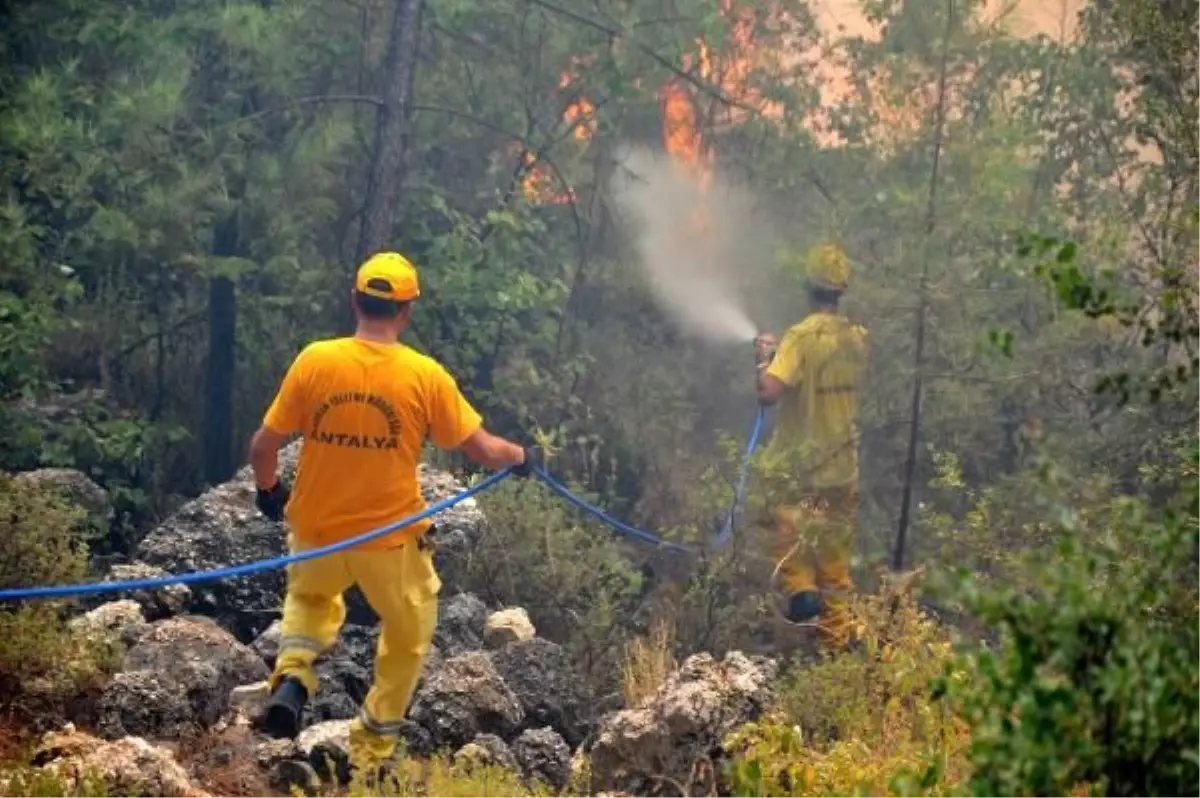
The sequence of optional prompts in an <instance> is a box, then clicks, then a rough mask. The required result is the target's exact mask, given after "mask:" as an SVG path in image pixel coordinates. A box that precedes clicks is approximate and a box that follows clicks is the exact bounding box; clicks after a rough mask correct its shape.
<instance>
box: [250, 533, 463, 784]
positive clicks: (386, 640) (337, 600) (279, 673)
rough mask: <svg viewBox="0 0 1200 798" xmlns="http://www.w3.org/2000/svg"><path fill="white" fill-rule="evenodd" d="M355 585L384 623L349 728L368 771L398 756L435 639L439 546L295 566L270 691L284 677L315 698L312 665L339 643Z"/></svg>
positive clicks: (357, 759) (356, 759) (356, 755)
mask: <svg viewBox="0 0 1200 798" xmlns="http://www.w3.org/2000/svg"><path fill="white" fill-rule="evenodd" d="M290 544H291V546H292V550H293V551H296V550H297V549H298V548H299V549H301V550H302V549H303V548H305V547H304V546H302V545H301V544H299V543H298V541H296V540H295V538H292V539H291V541H290ZM354 584H357V585H358V587H359V589H360V590H361V591H362V593H363V595H364V596H365V597H366V599H367V601H368V602H369V603H370V605H371V608H372V609H374V610H375V612H376V614H378V615H379V619H380V622H381V628H380V634H379V643H378V646H377V649H376V652H375V674H374V680H373V682H372V685H371V689H370V691H369V692H368V693H367V697H366V700H365V701H364V702H363V705H362V707H361V709H360V710H359V714H358V717H357V718H355V719H354V720H353V721H352V722H351V725H350V757H351V761H352V762H353V763H354V764H356V765H358V766H360V767H363V768H368V769H369V768H372V767H373V766H377V765H378V764H380V763H382V762H383V761H384V760H386V759H388V758H389V757H390V756H391V755H392V753H393V752H394V751H395V748H396V738H397V735H398V733H399V731H400V727H401V722H402V721H403V719H404V715H405V713H406V712H407V710H408V702H409V701H410V700H411V699H412V694H413V690H414V689H415V688H416V685H417V680H418V678H419V677H420V674H421V666H422V665H423V664H424V662H425V657H426V655H427V654H428V653H429V647H430V642H431V641H432V640H433V631H434V627H435V626H436V625H437V596H438V591H440V590H441V586H442V582H441V579H439V578H438V575H437V571H436V570H434V567H433V559H432V547H429V548H425V547H423V546H421V545H420V544H418V542H416V541H409V542H406V543H403V544H401V545H399V546H397V547H395V548H392V549H385V550H370V551H355V550H353V549H352V550H350V551H345V552H339V553H336V554H330V555H327V556H325V557H318V558H316V559H313V560H304V561H302V562H298V563H292V564H291V565H289V566H288V571H287V598H286V599H285V600H284V604H283V621H282V622H281V626H282V630H281V631H282V638H281V640H280V643H279V656H278V658H277V660H276V662H275V672H274V673H273V674H272V675H271V689H272V690H274V689H275V687H276V685H278V684H279V682H280V680H282V679H283V677H284V676H294V677H296V678H297V679H299V680H300V681H301V682H302V683H303V684H304V686H305V687H306V688H307V689H308V694H309V697H310V698H311V697H312V696H314V695H315V694H316V692H317V686H318V685H317V675H316V672H315V671H314V670H313V662H314V661H315V660H316V659H317V657H318V656H320V655H321V654H322V653H323V652H324V651H325V650H327V649H328V648H330V647H331V646H333V644H334V643H335V642H336V641H337V635H338V631H339V630H340V629H341V627H342V623H343V621H345V619H346V604H345V601H344V600H343V598H342V594H343V593H344V592H345V591H346V590H347V589H349V588H350V587H351V586H352V585H354Z"/></svg>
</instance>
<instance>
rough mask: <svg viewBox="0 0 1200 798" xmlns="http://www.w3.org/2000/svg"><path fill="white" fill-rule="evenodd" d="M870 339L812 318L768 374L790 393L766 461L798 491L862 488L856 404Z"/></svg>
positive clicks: (835, 319)
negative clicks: (859, 484) (859, 469)
mask: <svg viewBox="0 0 1200 798" xmlns="http://www.w3.org/2000/svg"><path fill="white" fill-rule="evenodd" d="M866 340H867V331H866V329H865V328H863V327H861V326H859V325H857V324H854V323H853V322H851V321H850V320H849V319H847V318H846V317H845V316H839V315H837V314H834V313H823V312H818V313H813V314H812V315H810V316H808V317H807V318H806V319H804V321H802V322H800V323H799V324H797V325H795V326H794V327H792V328H791V329H789V330H788V331H787V333H786V334H785V335H784V336H783V340H782V341H780V343H779V350H778V351H777V352H776V354H775V359H774V360H773V361H772V362H771V365H770V366H769V367H768V368H767V373H768V374H770V375H771V376H773V377H776V378H778V379H779V380H780V381H781V382H783V383H784V385H786V386H787V387H788V390H786V391H784V394H783V398H782V399H781V400H780V404H779V416H778V422H777V424H776V428H775V432H774V435H773V436H772V439H771V443H770V445H769V446H768V447H767V452H766V453H765V460H766V463H768V464H770V465H769V467H775V468H777V469H781V470H783V471H785V472H786V473H785V474H783V475H781V476H783V478H784V479H785V480H786V482H787V483H788V484H790V485H792V486H794V487H797V488H800V489H809V488H817V489H820V488H833V487H848V486H851V485H853V484H855V483H857V482H858V427H857V421H858V400H859V388H860V386H861V383H862V376H863V372H864V371H865V369H866V354H867V347H866Z"/></svg>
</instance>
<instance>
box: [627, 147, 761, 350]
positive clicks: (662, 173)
mask: <svg viewBox="0 0 1200 798" xmlns="http://www.w3.org/2000/svg"><path fill="white" fill-rule="evenodd" d="M617 161H618V164H617V169H616V170H615V172H614V175H613V178H612V183H611V186H610V189H611V191H612V195H613V197H614V198H615V200H616V205H617V210H618V215H619V218H620V221H621V223H622V226H623V227H624V228H625V230H626V232H627V234H628V236H629V238H630V240H631V241H632V242H633V243H634V245H635V247H636V250H637V254H638V261H639V263H640V265H641V267H642V269H643V271H644V272H645V274H646V277H647V279H648V281H649V284H650V287H651V289H652V290H653V291H654V295H655V297H656V299H657V300H658V302H659V304H660V305H661V306H662V307H663V308H664V309H665V310H666V311H667V312H669V313H670V314H671V315H672V316H673V317H675V319H676V320H677V321H678V322H679V324H680V325H681V326H682V327H684V328H685V329H686V330H688V331H690V332H692V333H694V334H696V335H699V336H702V337H704V338H706V339H708V340H710V341H714V342H720V343H725V342H738V341H749V340H750V339H752V338H753V337H754V335H755V333H756V331H757V330H756V328H755V325H754V322H753V321H751V320H750V317H749V316H748V315H747V314H746V312H745V310H744V308H745V302H744V301H743V297H742V294H741V288H742V286H743V285H744V283H745V278H746V277H747V276H749V275H751V274H754V273H761V269H762V267H763V266H765V265H766V263H765V259H766V258H767V257H768V253H769V240H770V236H769V231H767V230H766V229H764V225H763V224H762V223H761V222H759V221H757V220H756V218H755V215H754V202H753V198H752V197H751V196H750V194H749V193H747V192H746V191H744V190H742V189H740V188H738V187H736V186H734V185H732V184H731V182H730V181H728V180H725V179H723V178H722V177H721V175H720V174H714V175H713V176H712V180H711V183H710V184H709V185H708V186H707V187H706V188H704V189H703V190H701V189H700V187H699V185H698V183H697V181H696V179H695V178H694V177H693V176H692V175H691V174H690V173H689V172H688V171H687V170H686V168H685V167H683V166H681V165H680V164H678V163H676V162H675V161H673V160H672V159H671V158H670V157H668V156H666V155H660V154H656V153H654V152H652V151H650V150H648V149H644V148H629V149H626V150H625V151H623V152H621V153H620V154H619V155H618V158H617Z"/></svg>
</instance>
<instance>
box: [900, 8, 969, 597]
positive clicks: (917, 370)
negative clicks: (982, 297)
mask: <svg viewBox="0 0 1200 798" xmlns="http://www.w3.org/2000/svg"><path fill="white" fill-rule="evenodd" d="M953 25H954V0H946V32H945V36H944V38H943V40H942V54H941V65H940V67H939V71H938V93H937V107H936V109H935V111H936V115H937V121H936V123H935V127H934V133H933V167H932V169H931V170H930V174H929V199H928V202H927V203H926V207H925V252H924V253H923V255H922V257H923V259H924V260H923V262H922V263H921V280H920V283H919V287H918V290H919V292H920V306H919V307H918V308H917V323H916V327H917V329H916V338H917V340H916V352H915V353H914V355H913V371H914V374H913V392H912V414H911V416H910V417H909V428H908V452H907V454H906V456H905V460H904V493H903V496H902V498H901V500H900V518H899V521H898V522H897V529H896V547H895V549H894V550H893V552H892V570H893V571H902V570H904V548H905V545H906V543H907V540H908V526H909V518H910V516H911V513H912V494H913V479H914V478H915V476H916V470H917V442H918V440H919V439H920V436H921V399H922V391H923V388H924V381H923V379H922V373H921V372H922V370H923V368H924V365H925V363H924V361H925V332H926V330H925V327H926V317H927V316H928V305H929V298H928V295H929V239H930V238H931V237H932V236H933V231H934V228H935V226H936V223H937V188H938V174H939V169H940V166H941V162H942V142H943V137H944V135H945V129H946V65H947V61H948V53H949V50H950V35H951V33H952V31H953V30H954V28H953ZM893 609H894V606H893Z"/></svg>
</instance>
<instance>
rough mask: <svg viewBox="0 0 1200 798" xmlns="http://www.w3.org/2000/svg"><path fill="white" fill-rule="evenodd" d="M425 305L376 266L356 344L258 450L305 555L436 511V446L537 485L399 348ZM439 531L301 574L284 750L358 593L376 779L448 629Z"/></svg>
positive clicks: (529, 452)
mask: <svg viewBox="0 0 1200 798" xmlns="http://www.w3.org/2000/svg"><path fill="white" fill-rule="evenodd" d="M419 295H420V288H419V285H418V279H417V272H416V269H415V268H413V266H412V264H411V263H409V261H408V260H407V259H405V258H404V257H403V256H402V255H400V254H398V253H395V252H383V253H379V254H377V255H375V256H373V257H371V258H370V259H368V260H367V261H366V262H365V263H364V264H363V265H362V266H361V267H360V268H359V270H358V273H357V276H356V279H355V286H354V289H353V290H352V291H351V302H352V304H353V308H354V313H355V317H356V320H357V328H356V330H355V333H354V335H353V336H351V337H344V338H335V339H330V340H322V341H316V342H314V343H311V344H309V345H308V346H307V347H305V348H304V350H303V351H301V352H300V354H299V355H297V357H296V359H295V361H294V362H293V363H292V364H291V366H290V368H289V369H288V371H287V374H286V375H285V376H284V378H283V384H282V386H281V387H280V389H279V392H278V394H277V395H276V396H275V399H274V401H273V402H272V404H271V406H270V409H268V410H267V413H266V416H265V418H264V419H263V422H262V426H261V427H260V428H259V429H258V431H257V432H255V433H254V436H253V438H252V439H251V443H250V463H251V467H252V468H253V470H254V478H255V482H256V483H257V488H258V491H257V503H258V507H259V509H260V510H261V511H262V512H263V513H264V514H265V515H266V516H267V517H269V518H271V519H273V520H275V521H280V520H282V519H283V517H284V515H285V511H286V518H287V521H288V522H289V526H290V533H289V547H290V549H291V550H292V551H303V550H305V549H311V548H315V547H319V546H324V545H328V544H331V543H334V542H337V541H340V540H344V539H346V538H349V537H352V536H356V535H361V534H362V533H364V532H367V531H370V530H372V529H375V528H378V527H381V526H386V525H389V524H391V523H393V522H395V521H398V520H400V519H403V518H406V517H409V516H411V515H413V514H415V513H418V512H420V511H421V510H423V509H424V508H425V502H424V500H423V499H422V496H421V491H420V486H419V485H418V482H417V464H418V462H419V460H420V455H421V447H422V445H423V443H424V442H425V440H426V439H427V438H429V439H431V440H432V442H433V443H434V444H435V445H436V446H438V447H440V448H443V449H459V450H461V451H463V452H464V453H465V454H466V455H467V456H468V457H469V458H470V459H471V460H473V461H475V462H477V463H480V464H481V465H484V466H486V467H489V468H494V469H500V468H504V467H508V466H512V467H513V470H514V472H516V473H517V474H518V475H521V476H527V475H528V474H529V473H530V472H531V470H532V469H533V468H534V467H535V466H536V465H538V464H539V463H540V462H541V452H540V450H539V449H538V448H537V447H532V448H522V447H521V446H518V445H517V444H515V443H512V442H510V441H508V440H505V439H503V438H500V437H498V436H495V435H492V434H490V433H489V432H488V431H486V430H485V429H484V428H483V425H482V420H481V418H480V416H479V413H477V412H476V411H475V409H474V408H473V407H472V406H471V405H470V403H469V402H468V401H467V400H466V399H465V398H464V397H463V395H462V394H461V393H460V391H459V389H458V387H457V385H456V384H455V381H454V379H453V378H452V377H451V376H450V375H449V373H447V371H446V370H445V369H444V368H443V367H442V366H441V365H439V364H438V363H437V362H436V361H434V360H432V359H431V358H429V357H426V356H425V355H422V354H419V353H418V352H416V351H414V350H412V349H410V348H408V347H407V346H405V345H404V344H402V343H400V342H399V341H398V340H397V339H398V338H399V336H400V334H401V332H403V331H404V329H405V327H406V326H407V325H408V321H409V317H410V315H411V313H412V305H413V302H414V300H416V298H417V297H418V296H419ZM296 433H299V434H301V435H302V436H303V438H304V444H303V447H302V448H301V452H300V459H299V463H298V469H297V475H296V484H295V489H294V490H293V491H289V489H288V487H287V486H286V485H284V484H283V482H282V481H280V478H279V476H278V474H277V471H278V451H279V448H280V447H281V446H282V445H283V444H284V443H285V442H286V441H287V439H288V438H289V437H290V436H291V435H293V434H296ZM430 526H431V522H430V521H428V520H426V521H422V522H419V523H415V524H412V525H411V526H408V527H403V528H401V529H398V530H397V531H395V532H393V533H390V534H388V535H386V536H384V537H382V538H377V539H375V540H372V541H370V542H368V543H365V544H361V545H359V546H357V547H354V548H352V549H350V550H347V551H344V552H340V553H335V554H331V555H326V556H323V557H318V558H315V559H311V560H304V561H301V562H297V563H294V564H292V565H291V566H290V567H289V568H288V571H287V596H286V598H285V600H284V606H283V619H282V621H281V625H282V639H281V641H280V646H279V655H278V658H277V661H276V664H275V670H274V673H273V674H272V676H271V681H270V686H271V690H272V697H271V700H270V702H269V704H268V705H267V708H266V711H265V712H264V713H263V715H262V716H261V717H260V718H259V719H258V724H259V726H260V728H262V729H263V730H264V731H266V732H268V733H269V734H272V735H274V736H277V737H295V736H296V734H298V733H299V731H300V725H301V714H302V712H303V710H304V707H305V705H306V703H307V701H308V700H309V698H311V697H312V696H313V694H314V693H315V692H316V691H317V688H318V683H317V675H316V673H315V671H314V670H313V662H314V660H316V658H317V657H318V656H319V655H320V654H321V653H323V652H324V651H325V650H326V649H328V648H330V647H331V646H332V645H333V644H334V642H335V641H336V640H337V635H338V631H339V630H340V628H341V626H342V622H343V621H344V619H345V616H346V606H345V603H344V602H343V599H342V594H343V592H344V591H346V590H347V589H348V588H350V587H351V586H352V585H354V584H357V585H358V587H359V588H360V590H361V591H362V593H363V595H364V596H365V597H366V599H367V601H368V602H369V603H370V605H371V607H372V608H373V609H374V610H375V612H376V613H377V614H378V615H379V618H380V621H381V630H380V635H379V643H378V649H377V651H376V656H375V673H374V681H373V683H372V686H371V689H370V692H369V693H368V694H367V696H366V699H365V701H364V702H363V705H362V707H361V710H360V712H359V715H358V717H357V718H356V719H355V720H354V721H353V722H352V724H351V730H350V748H351V752H350V753H351V763H352V765H354V766H355V768H356V769H359V768H361V769H363V770H364V772H366V773H368V774H371V773H374V772H376V770H375V769H377V768H378V766H379V765H381V764H383V762H384V761H385V760H386V759H388V758H389V757H390V756H391V754H392V752H393V750H394V748H395V745H396V739H397V735H398V732H399V731H400V727H401V721H402V720H403V718H404V715H405V713H406V711H407V709H408V703H409V701H410V699H411V697H412V694H413V690H414V688H415V686H416V683H417V679H418V676H419V675H420V671H421V667H422V664H423V662H424V660H425V656H426V654H427V653H428V651H429V647H430V641H431V640H432V637H433V632H434V627H435V625H436V623H437V596H438V591H439V590H440V588H441V581H440V580H439V578H438V575H437V572H436V571H435V570H434V566H433V561H432V546H430V545H428V544H427V542H426V537H425V536H426V533H427V532H428V531H429V529H430Z"/></svg>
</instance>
